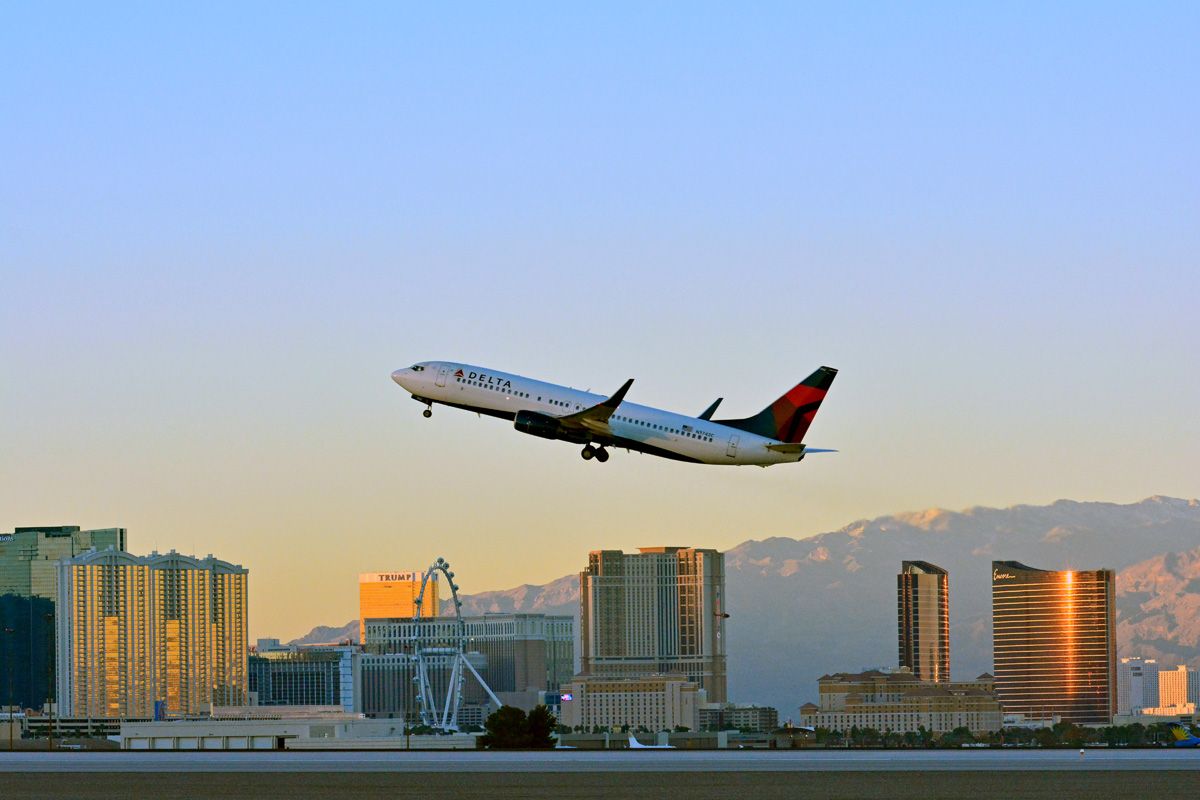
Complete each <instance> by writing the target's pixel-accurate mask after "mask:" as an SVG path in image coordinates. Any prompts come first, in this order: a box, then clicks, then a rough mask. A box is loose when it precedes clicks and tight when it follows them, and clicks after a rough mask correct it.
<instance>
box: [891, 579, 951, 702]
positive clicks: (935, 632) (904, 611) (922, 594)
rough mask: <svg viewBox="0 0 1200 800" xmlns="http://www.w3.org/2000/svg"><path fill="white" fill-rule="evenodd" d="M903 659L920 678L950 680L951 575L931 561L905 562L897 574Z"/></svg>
mask: <svg viewBox="0 0 1200 800" xmlns="http://www.w3.org/2000/svg"><path fill="white" fill-rule="evenodd" d="M896 613H897V616H898V617H899V630H900V662H899V665H900V666H901V667H908V668H909V669H910V670H911V671H912V674H913V677H914V678H916V679H917V680H920V681H933V682H934V683H943V682H945V681H948V680H950V578H949V575H948V574H947V573H946V570H944V569H942V568H941V567H936V566H934V565H933V564H930V563H929V562H928V561H905V562H904V563H903V564H902V565H901V569H900V574H899V575H897V576H896Z"/></svg>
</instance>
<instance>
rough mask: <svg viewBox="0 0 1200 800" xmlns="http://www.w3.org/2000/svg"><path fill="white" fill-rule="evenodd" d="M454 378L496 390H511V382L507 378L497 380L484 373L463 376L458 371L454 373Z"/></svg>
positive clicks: (470, 373) (471, 373)
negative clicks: (486, 385)
mask: <svg viewBox="0 0 1200 800" xmlns="http://www.w3.org/2000/svg"><path fill="white" fill-rule="evenodd" d="M454 377H456V378H462V379H463V380H467V381H475V382H476V383H486V384H488V385H489V386H495V387H496V388H497V389H511V388H512V381H510V380H508V379H507V378H497V377H494V376H492V375H488V374H487V373H485V372H468V373H467V374H466V375H463V374H462V370H461V369H460V370H459V371H458V372H456V373H454Z"/></svg>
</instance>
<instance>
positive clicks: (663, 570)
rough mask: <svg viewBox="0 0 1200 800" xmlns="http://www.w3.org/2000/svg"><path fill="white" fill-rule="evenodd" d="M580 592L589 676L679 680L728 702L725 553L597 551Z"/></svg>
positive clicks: (583, 658)
mask: <svg viewBox="0 0 1200 800" xmlns="http://www.w3.org/2000/svg"><path fill="white" fill-rule="evenodd" d="M579 589H580V592H579V602H580V640H581V642H580V643H581V671H582V674H584V675H597V676H607V677H637V676H640V675H651V674H667V673H670V674H678V675H683V676H685V677H686V678H687V679H688V680H689V681H693V682H695V683H696V684H697V685H698V686H699V687H700V688H702V689H704V690H705V693H706V696H707V700H708V701H709V702H714V703H724V702H725V701H726V699H727V698H726V674H727V673H726V659H725V638H724V633H725V617H726V613H725V555H724V554H723V553H719V552H717V551H716V550H702V549H696V548H689V547H643V548H639V551H638V552H637V553H623V552H621V551H619V550H597V551H594V552H592V553H590V554H589V555H588V567H587V569H586V570H584V571H583V572H582V573H580V575H579Z"/></svg>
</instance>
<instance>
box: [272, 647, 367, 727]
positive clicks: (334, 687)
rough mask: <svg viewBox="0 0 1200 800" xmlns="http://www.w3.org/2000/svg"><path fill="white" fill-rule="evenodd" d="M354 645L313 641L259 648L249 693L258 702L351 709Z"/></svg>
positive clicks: (352, 708) (273, 704) (355, 649)
mask: <svg viewBox="0 0 1200 800" xmlns="http://www.w3.org/2000/svg"><path fill="white" fill-rule="evenodd" d="M357 650H358V648H357V647H352V646H332V647H331V646H326V645H314V646H310V647H294V648H289V649H281V650H266V651H262V652H258V653H256V654H254V655H252V656H250V659H249V684H250V694H251V696H253V697H254V698H256V699H257V704H258V705H260V706H306V705H307V706H336V707H338V708H341V709H343V710H345V711H348V712H349V711H354V710H355V708H354V683H355V680H354V677H355V676H354V667H355V655H356V651H357Z"/></svg>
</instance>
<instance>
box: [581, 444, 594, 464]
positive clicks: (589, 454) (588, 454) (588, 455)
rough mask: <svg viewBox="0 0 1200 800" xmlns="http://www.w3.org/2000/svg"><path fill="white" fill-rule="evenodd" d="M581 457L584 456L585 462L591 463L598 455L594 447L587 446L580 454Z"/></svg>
mask: <svg viewBox="0 0 1200 800" xmlns="http://www.w3.org/2000/svg"><path fill="white" fill-rule="evenodd" d="M579 455H581V456H583V460H584V461H591V460H592V458H593V457H595V455H596V448H594V447H592V446H591V445H590V444H589V445H585V446H584V448H583V450H581V451H580V452H579Z"/></svg>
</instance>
